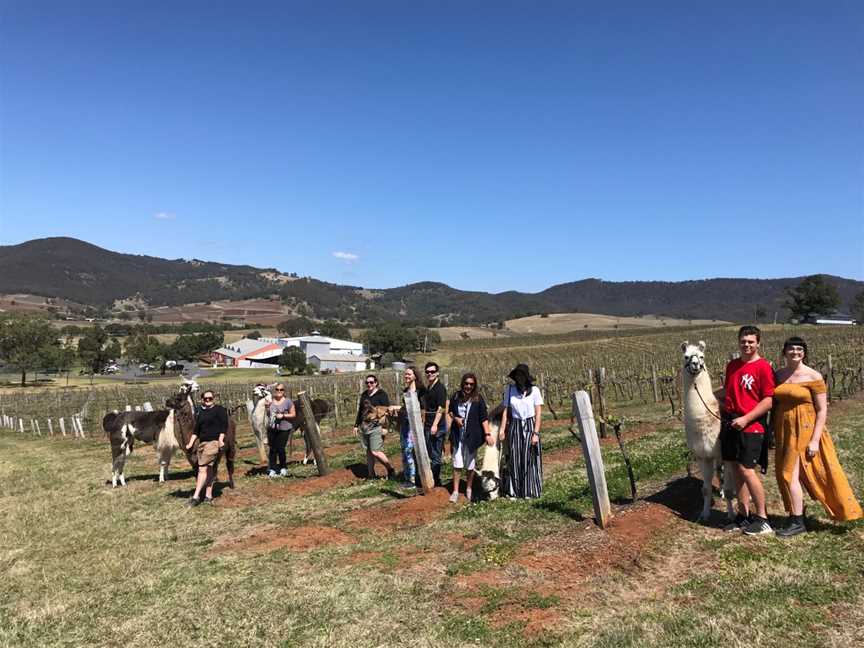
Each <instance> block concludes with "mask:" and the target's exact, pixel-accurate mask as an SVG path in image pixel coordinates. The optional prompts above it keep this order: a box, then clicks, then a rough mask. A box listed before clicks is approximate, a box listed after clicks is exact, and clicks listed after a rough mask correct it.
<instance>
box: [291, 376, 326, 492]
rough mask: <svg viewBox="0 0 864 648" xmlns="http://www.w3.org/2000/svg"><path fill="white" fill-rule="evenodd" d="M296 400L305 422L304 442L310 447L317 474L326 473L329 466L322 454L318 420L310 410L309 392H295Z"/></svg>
mask: <svg viewBox="0 0 864 648" xmlns="http://www.w3.org/2000/svg"><path fill="white" fill-rule="evenodd" d="M297 400H299V401H300V407H301V408H302V409H303V420H304V421H305V422H306V424H305V425H304V426H303V427H304V429H305V431H306V442H307V443H308V444H309V447H310V448H312V454H313V455H314V456H315V463H316V464H317V465H318V474H319V475H322V476H323V475H326V474H327V473H329V472H330V468H328V466H327V457H325V456H324V449H323V448H322V447H321V432H320V431H319V430H318V421H316V420H315V415H314V414H313V412H312V403H311V401H310V400H309V394H307V393H306V392H305V391H301V392H297Z"/></svg>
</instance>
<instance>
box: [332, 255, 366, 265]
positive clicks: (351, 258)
mask: <svg viewBox="0 0 864 648" xmlns="http://www.w3.org/2000/svg"><path fill="white" fill-rule="evenodd" d="M333 256H334V257H336V258H337V259H342V260H343V261H346V262H348V263H354V261H358V260H359V259H360V257H359V256H357V255H356V254H352V253H351V252H334V253H333Z"/></svg>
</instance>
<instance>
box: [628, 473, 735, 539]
mask: <svg viewBox="0 0 864 648" xmlns="http://www.w3.org/2000/svg"><path fill="white" fill-rule="evenodd" d="M645 501H646V502H653V503H655V504H660V505H662V506H665V507H666V508H668V509H670V510H671V511H673V512H674V513H675V515H677V516H678V517H679V518H682V519H684V520H688V521H690V522H695V521H696V519H697V518H698V517H699V514H700V513H701V512H702V480H701V479H697V478H696V477H679V478H678V479H673V480H672V481H670V482H667V483H666V486H664V487H663V489H661V490H659V491H657V492H656V493H653V494H651V495H649V496H648V497H646V498H645ZM718 502H719V503H720V504H721V506H722V507H723V509H724V510H720V509H718V508H717V504H718ZM704 524H705V526H708V527H714V528H718V529H719V528H722V527H723V526H724V525H725V524H726V512H725V503H724V501H723V500H715V501H714V507H713V508H712V509H711V517H710V519H709V520H708V521H707V522H705V523H704Z"/></svg>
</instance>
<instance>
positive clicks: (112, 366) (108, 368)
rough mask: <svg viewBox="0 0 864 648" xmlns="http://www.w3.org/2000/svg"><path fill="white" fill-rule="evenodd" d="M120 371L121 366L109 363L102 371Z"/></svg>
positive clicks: (112, 372) (107, 372)
mask: <svg viewBox="0 0 864 648" xmlns="http://www.w3.org/2000/svg"><path fill="white" fill-rule="evenodd" d="M119 371H120V367H119V366H117V365H116V364H109V365H106V366H105V368H104V369H103V370H102V373H103V374H115V373H117V372H119Z"/></svg>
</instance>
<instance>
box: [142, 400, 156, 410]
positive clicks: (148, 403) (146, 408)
mask: <svg viewBox="0 0 864 648" xmlns="http://www.w3.org/2000/svg"><path fill="white" fill-rule="evenodd" d="M141 409H143V410H144V411H145V412H152V411H153V405H151V404H150V401H144V405H142V406H141Z"/></svg>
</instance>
